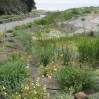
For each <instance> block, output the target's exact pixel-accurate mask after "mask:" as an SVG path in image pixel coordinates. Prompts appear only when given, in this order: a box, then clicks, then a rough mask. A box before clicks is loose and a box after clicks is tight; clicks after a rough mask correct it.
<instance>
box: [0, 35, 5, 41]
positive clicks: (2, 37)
mask: <svg viewBox="0 0 99 99" xmlns="http://www.w3.org/2000/svg"><path fill="white" fill-rule="evenodd" d="M4 37H5V33H0V42H1V41H2V40H3V39H4Z"/></svg>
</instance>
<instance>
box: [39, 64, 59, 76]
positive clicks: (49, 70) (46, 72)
mask: <svg viewBox="0 0 99 99" xmlns="http://www.w3.org/2000/svg"><path fill="white" fill-rule="evenodd" d="M38 71H39V73H40V74H41V75H42V76H45V77H49V78H51V77H52V75H53V72H54V71H57V67H56V66H55V65H54V66H53V64H49V65H47V66H46V67H45V66H43V65H40V67H39V68H38Z"/></svg>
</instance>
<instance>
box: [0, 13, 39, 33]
mask: <svg viewBox="0 0 99 99" xmlns="http://www.w3.org/2000/svg"><path fill="white" fill-rule="evenodd" d="M38 16H39V18H40V15H20V16H15V17H12V18H8V19H6V18H2V19H1V20H0V32H5V31H6V30H9V29H12V28H14V27H15V26H20V25H23V24H27V23H29V22H33V20H35V19H37V17H38Z"/></svg>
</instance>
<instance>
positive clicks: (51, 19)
mask: <svg viewBox="0 0 99 99" xmlns="http://www.w3.org/2000/svg"><path fill="white" fill-rule="evenodd" d="M94 9H95V8H93V7H85V8H72V9H68V10H65V11H57V12H48V13H47V15H46V16H45V17H44V18H42V19H39V20H35V21H34V23H35V24H37V25H48V24H52V23H57V22H62V21H66V20H68V19H71V18H72V17H76V18H77V17H79V15H83V14H87V13H91V11H93V10H94Z"/></svg>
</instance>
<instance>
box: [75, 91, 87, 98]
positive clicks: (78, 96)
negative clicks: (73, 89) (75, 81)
mask: <svg viewBox="0 0 99 99" xmlns="http://www.w3.org/2000/svg"><path fill="white" fill-rule="evenodd" d="M74 99H88V96H87V95H86V94H85V93H84V92H79V93H76V94H74Z"/></svg>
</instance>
